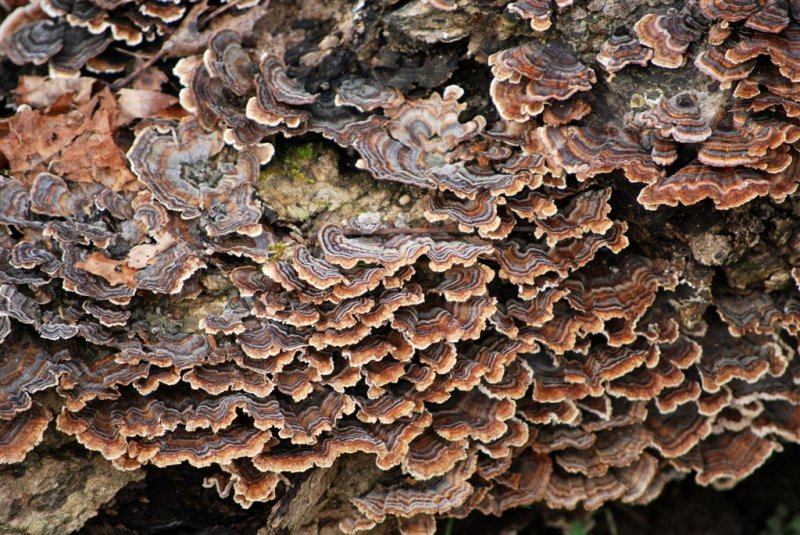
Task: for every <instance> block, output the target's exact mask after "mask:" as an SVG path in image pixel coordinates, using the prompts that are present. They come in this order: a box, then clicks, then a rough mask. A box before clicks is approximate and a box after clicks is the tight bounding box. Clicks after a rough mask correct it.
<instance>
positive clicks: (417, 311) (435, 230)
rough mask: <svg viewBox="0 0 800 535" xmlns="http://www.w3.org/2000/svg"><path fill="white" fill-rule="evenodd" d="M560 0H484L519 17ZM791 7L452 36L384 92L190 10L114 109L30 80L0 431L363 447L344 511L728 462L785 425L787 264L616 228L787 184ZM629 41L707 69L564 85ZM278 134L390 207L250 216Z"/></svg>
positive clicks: (248, 467)
mask: <svg viewBox="0 0 800 535" xmlns="http://www.w3.org/2000/svg"><path fill="white" fill-rule="evenodd" d="M422 3H425V4H426V5H428V7H431V8H436V9H439V10H442V14H443V15H442V16H443V17H446V16H448V15H447V14H448V13H457V12H458V9H459V5H460V4H461V3H462V2H446V1H439V0H437V1H434V0H426V1H425V2H422ZM570 3H571V2H555V3H554V4H552V5H551V2H550V1H549V0H547V1H516V2H511V3H508V5H507V6H505V10H507V12H510V13H512V14H515V15H517V16H519V17H521V18H523V19H525V20H526V21H530V25H531V26H532V27H533V29H534V30H536V31H538V32H545V31H552V29H550V30H548V28H551V22H550V18H551V15H552V14H553V10H554V8H555V7H558V8H565V7H567V6H568V5H569V4H570ZM250 4H252V3H250ZM388 4H391V2H388ZM198 5H202V6H204V8H206V7H208V6H207V5H206V2H203V3H202V4H198ZM248 7H249V8H252V9H256V7H258V6H257V5H255V7H254V6H248V5H246V3H245V4H243V3H238V4H236V8H237V9H244V8H248ZM192 9H194V8H192V7H191V6H189V5H186V6H184V5H183V4H182V3H180V2H178V3H174V4H172V3H170V4H164V3H160V2H137V3H126V2H122V3H107V2H89V3H84V4H78V3H74V5H73V4H63V5H62V4H60V3H59V4H56V3H54V2H52V1H51V0H48V1H47V2H41V3H29V4H24V5H22V6H19V7H16V9H15V10H14V11H13V12H12V13H11V14H10V15H9V16H8V17H6V19H5V21H4V22H3V25H2V27H0V44H2V48H0V52H1V53H2V54H3V55H4V56H5V57H7V58H8V59H10V60H11V61H12V62H14V63H18V64H27V63H30V64H34V65H43V64H45V63H49V65H50V66H51V67H52V71H53V72H52V74H53V75H54V76H55V75H56V74H58V73H59V72H61V73H62V74H63V72H62V71H69V72H71V73H74V72H76V71H79V70H80V69H81V68H83V67H84V66H86V67H87V68H94V65H95V64H96V63H97V62H98V61H100V59H101V58H104V55H103V53H104V51H107V50H110V49H111V48H114V47H112V46H111V43H112V42H117V41H121V42H124V43H126V44H127V45H130V46H134V45H136V44H137V43H139V41H141V40H144V41H153V40H154V39H156V38H157V37H158V36H168V35H170V32H173V31H178V30H176V25H179V24H181V21H182V20H188V19H186V18H185V17H187V16H188V15H187V13H189V12H191V10H192ZM218 9H220V8H219V7H218ZM376 9H377V8H376ZM486 9H488V8H486ZM498 9H499V10H500V11H501V12H502V11H503V8H502V7H501V8H498ZM267 10H268V9H267ZM798 11H800V9H798V7H797V6H796V5H795V4H794V3H791V2H788V1H786V2H784V1H781V0H779V1H775V2H756V1H755V0H754V1H753V2H744V1H743V2H725V1H721V0H699V1H698V2H697V3H696V4H695V3H690V5H688V6H687V7H685V8H684V9H682V10H681V11H678V12H665V13H661V12H652V13H648V14H646V15H645V16H644V17H642V18H641V19H640V20H639V21H638V22H636V23H635V24H633V25H632V26H629V27H621V28H619V29H617V30H615V31H613V32H610V33H609V35H608V36H607V37H608V40H607V41H606V42H605V43H604V44H603V46H602V49H601V50H597V51H594V54H593V55H591V56H586V55H583V56H579V55H578V54H577V53H576V52H575V50H574V49H573V48H572V47H571V46H570V45H568V44H566V43H564V42H561V41H559V40H556V39H552V40H548V39H547V36H548V35H549V34H547V33H544V34H541V35H544V37H543V38H542V37H541V35H540V36H539V38H536V39H533V38H526V39H522V40H520V38H514V39H512V40H511V41H508V42H505V43H503V45H502V46H498V47H495V48H494V49H493V50H491V52H492V53H491V54H489V53H488V52H489V51H485V52H487V53H484V54H483V55H480V54H478V55H477V56H476V57H477V58H479V59H481V58H482V60H483V62H484V63H485V72H486V75H487V77H491V82H490V83H489V84H487V86H486V87H482V88H476V86H475V85H474V83H473V84H467V83H463V81H462V83H461V86H460V85H457V84H449V85H448V84H440V85H441V87H436V88H434V89H433V90H429V91H427V92H425V93H423V92H420V91H403V90H402V89H401V88H400V87H397V86H400V85H401V84H390V83H386V81H385V80H383V81H381V80H379V79H378V77H377V76H375V75H374V71H373V70H372V69H371V68H369V66H365V65H364V64H363V63H359V62H358V61H357V60H356V59H355V58H349V59H342V58H339V59H337V60H336V61H342V62H345V61H349V62H350V63H349V64H348V68H347V69H340V70H339V71H337V72H338V74H337V75H331V74H330V73H329V72H328V71H325V69H323V68H322V67H320V65H323V64H314V63H313V62H314V61H316V60H317V59H318V58H319V57H323V58H326V57H331V54H333V53H332V52H331V51H330V50H331V48H330V46H328V48H324V47H323V45H322V44H320V43H316V44H314V45H313V46H312V45H310V44H309V42H308V41H307V40H306V41H300V40H299V38H297V37H296V36H292V37H286V42H282V41H280V40H279V39H277V38H276V37H275V36H272V37H271V39H272V40H271V41H270V42H269V43H266V44H265V43H259V44H255V43H256V40H254V38H253V36H252V35H248V36H243V35H240V34H239V33H237V32H235V31H233V30H232V29H230V28H229V27H224V25H223V27H222V28H221V29H219V30H217V31H214V32H211V33H210V34H209V35H208V36H206V37H207V39H205V40H204V41H203V44H202V45H201V46H200V47H199V49H198V50H195V51H194V52H195V53H193V54H189V55H186V57H183V58H182V59H181V60H180V61H178V62H177V64H176V65H174V70H173V71H172V72H169V73H166V74H165V77H166V75H167V74H168V75H170V76H172V77H173V81H174V83H175V84H176V85H177V84H179V85H180V94H179V96H178V97H177V98H173V100H170V101H168V102H167V101H165V105H163V106H154V107H152V109H150V108H148V112H147V113H143V112H142V111H141V109H140V108H136V111H135V112H134V111H132V110H131V108H130V107H129V106H127V105H126V103H125V98H127V97H125V95H126V93H124V90H123V91H120V92H117V93H112V92H111V91H110V90H109V88H108V87H107V86H106V85H105V84H106V82H104V81H103V80H90V81H89V82H88V83H87V84H86V85H85V86H79V85H78V84H77V83H75V84H74V85H70V86H69V87H71V88H72V89H68V90H64V89H58V88H63V87H66V85H64V84H61V82H60V80H62V79H60V78H57V77H54V78H52V79H42V80H41V82H40V83H41V84H44V86H45V87H47V88H49V90H50V91H51V92H59V94H58V96H57V97H54V98H52V99H45V100H47V102H45V103H41V102H38V103H37V102H31V103H30V104H27V103H25V104H20V105H19V106H17V107H16V109H15V111H14V114H13V115H11V116H10V117H8V118H5V119H3V120H2V123H0V155H2V165H3V166H4V167H3V171H2V175H0V344H1V345H0V462H3V463H13V462H18V461H20V460H22V459H23V458H24V457H25V455H26V453H27V452H29V451H30V450H32V449H33V448H34V447H35V446H36V445H37V443H38V442H39V441H40V440H41V439H42V436H43V434H44V433H45V430H46V429H47V428H48V426H49V425H50V424H51V421H52V420H55V423H54V427H55V428H56V429H57V430H58V431H60V432H62V433H65V434H66V435H69V436H72V437H74V438H75V439H76V440H77V441H78V442H79V443H80V444H82V445H84V446H85V447H86V448H89V449H91V450H95V451H98V452H100V453H101V454H102V455H103V456H104V457H105V458H107V459H108V460H110V461H111V462H112V463H113V464H114V465H115V466H116V467H118V468H119V469H122V470H130V469H135V468H137V467H140V466H143V465H152V466H156V467H164V466H169V465H174V464H179V463H188V464H189V465H192V466H195V467H212V468H213V470H214V473H215V475H213V476H209V478H208V479H207V484H208V486H212V487H215V488H217V490H218V491H219V492H220V494H222V495H223V496H228V495H232V496H233V499H234V500H235V501H236V502H237V503H239V504H241V505H242V506H243V507H249V506H250V505H251V504H252V503H254V502H260V501H261V502H266V501H271V500H274V499H276V498H280V497H281V496H283V495H285V494H286V491H287V489H289V488H291V487H292V486H294V485H298V484H300V483H301V477H300V474H302V473H306V472H309V471H311V470H314V469H316V468H324V467H330V466H332V465H333V464H334V462H336V461H337V459H338V458H340V457H342V456H346V455H350V454H354V453H357V452H363V453H367V454H370V455H371V456H372V458H373V459H374V464H375V466H376V467H377V469H379V470H380V471H381V477H380V481H379V482H378V483H377V484H376V485H374V486H373V488H371V489H368V490H367V491H365V492H364V493H362V494H360V495H357V496H354V497H353V498H352V500H351V502H350V503H349V504H345V506H344V507H345V508H346V509H347V510H346V514H344V515H340V516H339V517H337V522H338V526H339V528H340V529H342V530H343V531H345V532H349V533H354V532H357V531H361V530H367V529H370V528H372V527H375V526H376V525H379V524H381V523H384V522H387V521H390V522H396V523H397V526H398V527H399V529H400V530H401V531H402V532H407V533H426V532H427V533H429V532H432V531H433V529H434V528H435V520H436V519H437V518H444V517H456V518H461V517H464V516H466V515H468V514H470V513H471V512H473V511H479V512H481V513H484V514H494V515H500V514H502V513H503V511H505V510H507V509H510V508H513V507H518V506H522V505H530V504H543V505H545V506H547V507H550V508H555V509H574V508H576V507H583V508H586V509H594V508H597V507H599V506H601V505H602V504H603V503H606V502H609V501H621V502H624V503H631V504H639V503H646V502H648V501H651V500H653V499H654V498H656V497H657V496H658V495H659V494H660V492H661V490H662V488H663V487H664V485H666V484H667V483H668V482H669V481H671V480H673V479H676V478H678V477H682V476H683V475H684V474H692V475H693V477H694V478H695V479H696V481H697V482H698V483H699V484H702V485H709V484H711V485H714V486H716V487H718V488H726V487H730V486H731V485H733V484H735V483H736V482H738V481H739V480H741V479H743V478H744V477H746V476H747V475H748V474H750V473H751V472H753V471H754V470H755V469H756V468H757V467H758V466H760V465H761V464H762V463H763V462H764V461H765V460H766V459H767V458H768V457H769V456H770V455H771V453H772V452H774V451H778V450H780V449H781V442H783V441H793V442H798V441H800V432H799V431H798V424H797V422H798V418H800V406H799V405H798V403H800V389H799V388H798V387H797V383H798V381H800V367H798V360H796V356H795V353H796V346H797V343H796V342H797V339H796V335H797V333H798V330H800V312H799V311H800V308H798V307H799V306H800V301H798V298H800V296H798V295H796V290H797V289H796V288H792V292H793V293H794V294H795V295H792V296H790V297H788V298H787V297H786V293H780V294H772V293H770V292H767V291H763V292H761V293H759V292H754V291H751V290H748V289H747V288H732V287H725V285H724V284H722V285H720V284H717V285H714V286H712V284H711V282H710V280H711V278H712V277H713V274H712V275H709V274H708V272H709V270H708V269H706V268H705V267H703V266H700V265H698V264H697V263H696V262H694V261H693V260H691V259H685V258H683V257H682V256H683V255H681V254H676V253H675V252H674V251H671V250H666V249H665V250H663V251H659V250H658V249H654V248H652V247H647V246H646V244H644V243H643V241H644V240H643V239H642V234H641V233H638V234H637V233H636V232H634V229H633V228H632V227H633V226H634V225H637V224H639V223H637V221H636V217H639V216H641V217H647V216H648V214H649V212H647V210H655V209H657V208H659V207H664V208H661V210H662V211H669V210H672V208H669V207H675V206H677V205H678V204H682V205H687V206H688V205H694V204H696V203H699V202H701V201H703V200H705V199H710V201H711V202H710V203H706V204H705V205H704V206H705V208H703V210H706V209H707V208H709V207H710V206H713V209H715V210H719V212H716V213H725V212H722V211H723V210H729V209H733V208H735V207H740V206H743V205H745V204H746V203H749V202H751V201H753V200H754V199H756V198H757V197H766V198H767V200H768V201H769V202H771V203H774V204H777V203H781V202H783V201H786V200H787V199H789V198H791V196H792V194H794V193H795V191H796V189H797V186H798V182H800V167H798V166H799V165H800V164H798V149H799V148H800V122H798V119H797V118H798V117H800V62H799V61H798V59H797V58H798V57H800V56H799V55H800V20H798V15H800V13H798ZM350 22H352V20H351V21H350ZM359 24H361V23H360V22H359ZM359 24H355V23H354V26H353V28H358V27H359ZM372 24H377V23H375V22H374V21H373V22H372ZM525 25H527V22H526V23H525ZM352 31H354V32H355V31H356V30H352ZM340 37H341V36H340ZM337 38H338V37H337ZM341 38H342V39H344V37H341ZM293 39H294V40H297V41H298V42H300V43H301V45H302V47H301V48H302V49H303V50H304V51H305V52H304V53H305V55H303V56H302V59H300V58H299V56H298V54H297V53H294V52H293V50H294V49H293V48H292V47H293V46H300V45H298V44H297V43H296V42H293V41H292V40H293ZM326 39H327V38H326ZM76 46H77V47H78V48H79V49H80V50H78V49H76V48H75V47H76ZM314 46H316V47H317V49H314ZM310 49H314V52H315V53H316V52H319V55H317V56H315V55H312V53H311V52H309V51H308V50H310ZM115 50H116V51H117V52H119V49H118V48H115ZM690 57H691V58H694V59H690ZM76 58H77V59H76ZM320 61H321V60H320ZM649 64H652V66H651V67H648V68H658V69H685V70H693V71H694V70H697V71H699V76H702V77H706V76H707V77H710V78H709V80H711V81H713V82H716V84H717V85H716V86H713V87H712V86H711V85H707V86H705V88H704V89H702V90H701V89H700V88H698V87H696V86H693V87H689V88H687V89H685V90H682V91H676V92H675V93H674V94H669V95H661V96H660V97H658V98H655V99H651V100H649V101H648V102H646V105H645V106H640V107H638V108H636V109H635V110H632V111H628V110H612V112H613V113H615V114H616V115H615V120H614V121H607V120H605V119H603V118H598V117H597V112H595V111H593V108H595V109H597V108H598V101H597V99H596V97H595V96H594V93H595V87H596V86H597V85H598V79H599V78H603V77H607V76H609V75H611V74H613V75H615V76H617V77H620V76H623V75H624V72H625V70H627V69H642V68H644V66H646V65H649ZM309 65H312V66H314V65H315V66H316V67H319V68H318V69H317V68H310V67H309ZM590 65H591V66H590ZM125 66H126V64H123V67H125ZM127 68H128V69H129V71H130V70H131V69H138V67H137V66H132V65H127ZM409 72H411V69H409ZM325 73H327V74H325ZM323 75H325V76H331V78H330V79H326V80H324V82H320V81H319V80H320V77H321V76H323ZM409 76H411V75H409ZM78 80H86V79H85V78H79V79H78ZM487 80H488V78H487ZM454 81H458V80H454ZM601 82H603V83H605V82H604V81H603V80H601ZM21 83H22V82H21ZM48 84H49V85H48ZM462 86H463V88H462ZM77 87H82V89H81V90H80V91H78V90H76V89H75V88H77ZM477 90H483V91H484V92H485V94H484V95H475V94H474V92H475V91H477ZM473 96H478V97H481V96H483V97H485V98H486V100H487V103H486V105H485V106H484V108H483V109H479V108H476V106H478V107H479V106H480V104H477V105H476V104H475V102H473V101H471V100H470V97H473ZM120 110H121V111H120ZM479 112H480V113H479ZM137 113H138V114H137ZM602 113H604V114H606V115H607V114H608V113H609V111H608V110H603V111H602ZM126 114H127V115H126ZM43 133H48V134H50V133H52V135H47V136H43ZM25 136H28V137H27V138H26V137H25ZM31 136H42V137H43V139H41V140H39V141H38V142H37V143H38V144H37V145H36V146H35V147H34V148H33V149H30V148H28V149H26V148H25V146H26V143H27V142H26V139H28V138H30V139H33V138H31ZM300 136H308V137H312V138H313V139H316V140H321V139H324V140H325V141H324V143H326V144H328V145H330V146H334V145H336V146H339V147H341V148H342V149H343V151H342V153H343V154H345V151H350V152H348V153H347V154H349V155H351V156H352V159H353V162H352V163H353V164H354V165H353V166H352V167H353V172H355V170H359V172H363V173H365V174H366V175H368V177H369V180H370V181H371V182H374V184H375V185H376V187H401V188H404V189H403V191H408V192H411V193H413V195H414V198H415V199H418V203H419V210H418V213H419V215H418V216H414V217H417V219H416V220H413V219H407V220H406V219H402V218H387V217H384V218H381V217H377V218H374V217H372V218H371V217H358V216H359V215H363V214H348V216H355V217H346V216H344V215H342V214H340V213H337V212H335V211H332V212H331V213H330V214H328V216H326V217H322V218H320V219H319V220H312V221H307V222H299V221H287V220H285V219H282V218H281V217H279V216H278V215H276V214H277V212H276V210H277V209H278V208H279V207H278V206H276V205H275V204H274V203H275V201H274V199H273V198H272V197H271V196H270V191H269V189H264V188H258V184H259V181H260V180H262V176H261V173H262V169H263V166H268V165H270V164H269V162H270V160H271V159H272V158H273V157H274V156H275V155H276V152H277V155H278V156H280V150H281V147H283V146H285V145H286V143H287V142H286V141H285V140H286V139H288V138H297V137H300ZM320 142H322V141H320ZM31 143H33V141H31ZM87 147H95V148H96V149H97V150H94V151H92V154H91V156H90V157H89V160H90V162H91V165H79V164H77V163H76V153H77V152H78V151H81V150H86V149H87ZM276 147H278V149H276ZM33 155H37V157H33ZM298 180H299V181H300V180H302V179H298ZM631 183H632V184H631ZM642 184H643V185H642ZM306 187H309V185H308V184H299V183H298V185H297V188H306ZM620 190H623V191H624V192H627V193H620ZM632 190H633V191H634V192H636V193H635V194H634V195H630V194H629V193H630V191H632ZM626 195H627V196H626ZM636 195H638V198H637V197H636ZM635 198H636V199H638V203H637V202H636V201H635V200H633V199H635ZM626 202H627V203H628V204H629V205H631V206H627V207H626V208H625V209H619V207H623V206H626V204H625V203H626ZM787 202H788V201H787ZM642 214H644V215H642ZM783 243H784V244H786V243H788V239H787V240H784V242H783ZM798 243H800V242H798ZM789 248H791V246H790V245H786V247H785V248H784V249H782V251H786V250H787V249H789ZM785 254H786V256H787V257H788V258H790V260H789V262H792V261H796V260H797V259H798V258H800V257H798V255H797V251H788V252H786V253H785ZM793 265H796V264H793ZM704 270H705V271H704ZM797 270H798V268H797V267H795V268H794V271H792V273H793V274H794V276H795V279H798V278H800V277H798V276H797ZM786 277H787V281H788V280H789V279H788V269H787V276H786ZM720 288H722V290H720ZM790 293H791V292H790ZM44 391H48V392H51V393H52V396H51V397H50V398H48V401H47V402H45V401H43V399H44V397H43V396H42V392H44ZM53 399H57V400H58V401H57V402H54V401H52V400H53Z"/></svg>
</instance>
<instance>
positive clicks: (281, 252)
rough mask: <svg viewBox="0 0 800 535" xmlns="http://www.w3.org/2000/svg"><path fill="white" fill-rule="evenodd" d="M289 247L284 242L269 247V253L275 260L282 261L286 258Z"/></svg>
mask: <svg viewBox="0 0 800 535" xmlns="http://www.w3.org/2000/svg"><path fill="white" fill-rule="evenodd" d="M287 248H288V246H287V245H286V244H285V243H283V242H278V243H273V244H270V245H269V246H268V247H267V251H269V254H270V256H272V257H274V259H275V260H280V259H282V258H283V257H284V256H286V250H287Z"/></svg>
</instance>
